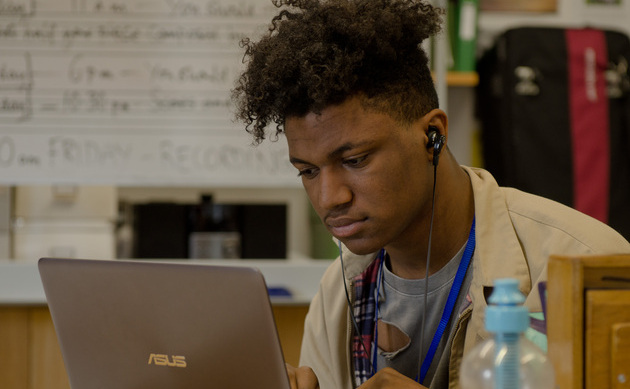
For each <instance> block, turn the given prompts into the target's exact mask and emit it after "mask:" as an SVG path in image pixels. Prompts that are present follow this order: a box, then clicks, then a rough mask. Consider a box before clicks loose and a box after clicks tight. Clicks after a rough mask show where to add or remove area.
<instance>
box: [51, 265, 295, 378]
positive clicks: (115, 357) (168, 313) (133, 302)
mask: <svg viewBox="0 0 630 389" xmlns="http://www.w3.org/2000/svg"><path fill="white" fill-rule="evenodd" d="M39 272H40V276H41V278H42V282H43V286H44V291H45V293H46V299H47V301H48V306H49V309H50V312H51V315H52V319H53V323H54V325H55V330H56V332H57V337H58V339H59V343H60V346H61V351H62V355H63V358H64V362H65V365H66V370H67V373H68V377H69V380H70V385H71V386H72V388H75V389H88V388H107V389H111V388H117V389H139V388H198V387H205V388H221V389H224V388H274V389H276V388H278V389H283V388H287V389H288V388H289V383H288V378H287V375H286V369H285V365H284V360H283V356H282V350H281V347H280V343H279V340H278V335H277V331H276V327H275V322H274V318H273V313H272V309H271V305H270V302H269V297H268V294H267V289H266V285H265V282H264V279H263V277H262V274H261V273H260V272H259V271H258V270H256V269H252V268H247V267H226V266H213V265H203V264H190V263H166V262H162V263H160V262H140V261H118V260H108V261H104V260H81V259H54V258H42V259H40V261H39Z"/></svg>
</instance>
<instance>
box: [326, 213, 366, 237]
mask: <svg viewBox="0 0 630 389" xmlns="http://www.w3.org/2000/svg"><path fill="white" fill-rule="evenodd" d="M364 221H365V219H351V218H345V217H341V218H330V219H326V225H327V226H328V228H329V229H330V232H331V233H332V234H333V235H334V236H335V237H337V238H339V239H343V238H348V237H350V236H352V235H354V234H356V233H357V232H358V230H359V229H360V228H361V225H362V224H363V222H364Z"/></svg>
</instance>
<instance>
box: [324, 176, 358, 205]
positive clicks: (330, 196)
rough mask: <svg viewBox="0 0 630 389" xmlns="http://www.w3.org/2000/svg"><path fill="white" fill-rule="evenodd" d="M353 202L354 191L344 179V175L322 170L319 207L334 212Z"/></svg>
mask: <svg viewBox="0 0 630 389" xmlns="http://www.w3.org/2000/svg"><path fill="white" fill-rule="evenodd" d="M351 201H352V190H351V189H350V186H349V185H348V183H347V182H346V180H345V179H344V178H343V174H340V173H339V172H335V171H334V170H333V169H331V170H327V169H326V170H322V171H321V172H320V181H319V206H320V207H321V208H323V209H326V210H333V209H335V208H337V207H339V206H341V205H344V204H347V203H350V202H351Z"/></svg>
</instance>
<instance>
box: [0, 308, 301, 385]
mask: <svg viewBox="0 0 630 389" xmlns="http://www.w3.org/2000/svg"><path fill="white" fill-rule="evenodd" d="M307 310H308V306H307V305H275V306H274V307H273V311H274V315H275V318H276V326H277V327H278V333H279V336H280V343H281V344H282V349H283V352H284V356H285V360H286V361H287V362H289V363H291V364H294V365H297V363H298V359H299V353H300V346H301V344H302V334H303V329H304V317H305V316H306V312H307ZM0 388H2V389H69V388H70V384H69V383H68V378H67V375H66V371H65V367H64V364H63V359H62V357H61V351H60V349H59V343H58V342H57V335H56V334H55V329H54V327H53V323H52V319H51V317H50V313H49V311H48V307H46V306H0Z"/></svg>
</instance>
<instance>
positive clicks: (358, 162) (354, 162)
mask: <svg viewBox="0 0 630 389" xmlns="http://www.w3.org/2000/svg"><path fill="white" fill-rule="evenodd" d="M367 157H368V156H367V155H362V156H360V157H354V158H348V159H346V160H344V161H343V163H344V165H347V166H351V167H360V166H363V164H364V163H365V161H366V160H367Z"/></svg>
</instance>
